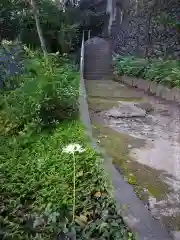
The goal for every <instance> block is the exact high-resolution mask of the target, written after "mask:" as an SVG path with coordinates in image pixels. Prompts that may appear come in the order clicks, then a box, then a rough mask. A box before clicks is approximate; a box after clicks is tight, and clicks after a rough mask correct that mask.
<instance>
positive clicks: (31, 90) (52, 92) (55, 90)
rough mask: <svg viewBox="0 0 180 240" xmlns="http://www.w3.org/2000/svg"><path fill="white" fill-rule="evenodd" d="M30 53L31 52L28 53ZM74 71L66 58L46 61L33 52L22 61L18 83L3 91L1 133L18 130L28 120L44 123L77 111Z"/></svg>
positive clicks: (0, 104)
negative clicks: (22, 65)
mask: <svg viewBox="0 0 180 240" xmlns="http://www.w3.org/2000/svg"><path fill="white" fill-rule="evenodd" d="M31 54H32V53H31ZM78 77H79V76H78V73H77V72H76V71H75V69H73V68H72V67H71V66H70V64H68V62H67V61H64V60H63V61H62V59H61V58H60V59H59V63H57V57H55V56H52V55H51V56H49V58H48V63H47V61H45V60H44V58H43V57H42V56H41V55H38V54H37V53H35V54H34V53H33V54H32V56H29V58H28V60H26V61H25V74H23V75H22V76H19V77H16V79H15V81H16V82H18V84H19V86H18V87H17V88H16V89H15V90H12V91H7V92H5V93H4V94H3V95H2V97H1V101H0V107H1V111H0V122H1V130H0V132H1V133H2V132H3V131H5V133H6V134H7V133H11V132H13V133H14V131H17V130H18V131H19V129H23V127H24V126H25V125H27V124H29V123H30V122H32V121H33V122H37V123H38V124H42V125H48V124H52V123H55V122H56V121H60V120H64V119H70V118H74V117H75V116H76V115H77V114H78V90H77V89H78V87H77V86H78V81H79V79H78Z"/></svg>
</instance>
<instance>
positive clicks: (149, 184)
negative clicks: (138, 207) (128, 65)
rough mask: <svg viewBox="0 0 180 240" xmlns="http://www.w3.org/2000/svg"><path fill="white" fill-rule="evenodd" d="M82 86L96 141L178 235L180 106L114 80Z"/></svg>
mask: <svg viewBox="0 0 180 240" xmlns="http://www.w3.org/2000/svg"><path fill="white" fill-rule="evenodd" d="M85 85H86V91H87V96H88V105H89V111H90V117H91V122H92V125H93V135H94V137H96V139H97V143H98V144H99V146H100V147H102V148H103V149H104V150H105V152H106V153H107V154H108V155H109V156H110V157H111V158H112V160H113V164H114V166H115V167H116V169H118V171H119V172H120V174H121V175H123V177H124V179H125V180H126V181H127V182H128V183H129V184H131V185H132V186H133V189H134V191H135V192H136V194H137V196H138V197H139V198H140V199H141V200H142V201H143V203H144V205H145V206H146V208H147V209H148V210H149V211H150V212H151V214H152V215H153V217H154V218H156V219H158V221H159V222H160V224H162V225H163V226H165V227H166V229H167V230H168V231H169V232H171V233H173V236H174V237H173V238H174V239H180V235H179V231H180V198H179V196H180V154H179V151H180V121H179V119H180V107H179V106H177V105H175V104H173V103H170V102H167V101H164V100H161V99H159V98H157V97H154V96H149V95H147V94H146V93H144V92H143V91H140V90H137V89H135V88H130V87H128V86H126V85H124V84H121V83H117V82H115V81H108V80H106V81H102V80H101V81H95V80H93V81H90V80H88V81H85ZM122 194H123V193H122ZM154 240H155V239H154ZM158 240H159V239H158Z"/></svg>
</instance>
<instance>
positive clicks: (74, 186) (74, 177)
mask: <svg viewBox="0 0 180 240" xmlns="http://www.w3.org/2000/svg"><path fill="white" fill-rule="evenodd" d="M73 166H74V176H73V219H72V221H73V222H74V220H75V207H76V159H75V155H74V153H73Z"/></svg>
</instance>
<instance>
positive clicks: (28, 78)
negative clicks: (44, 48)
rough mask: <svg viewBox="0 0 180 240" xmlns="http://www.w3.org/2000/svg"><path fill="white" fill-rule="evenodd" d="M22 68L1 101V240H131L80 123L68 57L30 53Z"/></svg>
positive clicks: (74, 77) (76, 86)
mask: <svg viewBox="0 0 180 240" xmlns="http://www.w3.org/2000/svg"><path fill="white" fill-rule="evenodd" d="M24 65H25V73H24V74H23V75H21V76H17V78H16V79H14V80H16V83H17V84H16V88H15V89H13V90H6V91H5V92H4V93H3V95H1V99H0V100H1V109H0V119H1V125H0V126H1V129H0V131H1V134H0V142H1V145H0V227H1V231H0V239H5V240H16V239H18V240H50V239H82V240H89V239H114V240H119V239H128V240H132V239H134V237H133V235H132V233H131V232H129V231H128V229H127V228H126V226H125V224H124V222H123V221H122V218H121V216H120V215H119V214H118V213H117V211H116V206H115V204H114V201H113V200H112V198H111V196H110V195H109V193H108V190H109V185H108V182H107V180H106V178H105V174H104V172H103V169H102V168H101V167H100V164H101V158H100V156H99V155H98V154H97V153H96V152H95V151H94V150H92V149H91V148H89V147H88V145H87V143H86V139H85V137H84V129H83V127H82V126H81V124H80V123H79V121H78V120H75V117H76V114H77V112H78V105H77V99H78V89H79V84H78V82H79V76H78V75H79V74H78V73H77V72H76V71H75V69H73V68H72V66H71V65H70V64H69V61H68V59H66V58H64V57H63V58H61V57H58V56H54V55H49V57H48V59H45V60H44V57H42V56H41V55H40V54H38V52H37V53H34V52H31V51H29V50H28V49H27V60H26V61H25V63H24ZM12 80H13V79H12ZM61 119H62V120H64V121H61V122H59V120H61ZM67 119H68V121H67ZM69 119H71V121H69ZM57 120H58V122H57ZM53 122H55V123H56V125H55V126H54V128H50V129H49V128H42V125H43V126H44V124H46V125H48V126H51V125H52V123H53ZM38 127H40V128H38ZM34 129H35V130H36V131H34ZM37 130H38V131H37ZM17 133H18V134H17ZM69 143H76V144H80V146H82V147H83V150H84V151H83V152H82V153H75V155H74V156H75V160H74V158H73V156H72V154H67V153H65V152H64V151H63V148H64V147H66V146H67V145H69ZM74 164H75V171H74ZM74 174H75V180H74ZM74 182H75V187H76V189H75V198H74V194H73V193H74ZM74 199H75V212H74V208H73V207H72V206H74ZM74 213H75V221H73V216H74Z"/></svg>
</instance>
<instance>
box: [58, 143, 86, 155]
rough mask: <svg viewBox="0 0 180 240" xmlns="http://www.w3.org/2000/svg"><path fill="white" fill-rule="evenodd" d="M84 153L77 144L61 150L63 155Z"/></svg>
mask: <svg viewBox="0 0 180 240" xmlns="http://www.w3.org/2000/svg"><path fill="white" fill-rule="evenodd" d="M84 151H85V149H83V148H82V147H81V145H79V144H77V143H72V144H69V145H67V146H66V147H64V148H63V150H62V152H64V153H75V152H79V153H82V152H84Z"/></svg>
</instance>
